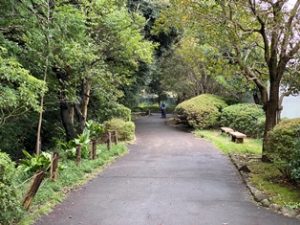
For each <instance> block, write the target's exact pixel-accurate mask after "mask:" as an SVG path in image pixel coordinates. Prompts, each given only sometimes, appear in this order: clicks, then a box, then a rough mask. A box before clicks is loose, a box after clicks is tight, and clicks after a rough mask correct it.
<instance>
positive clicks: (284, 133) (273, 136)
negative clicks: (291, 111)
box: [266, 118, 300, 181]
mask: <svg viewBox="0 0 300 225" xmlns="http://www.w3.org/2000/svg"><path fill="white" fill-rule="evenodd" d="M299 142H300V119H299V118H298V119H290V120H283V121H282V122H280V123H279V124H277V125H276V126H275V127H274V129H273V130H272V131H270V132H269V134H268V138H267V144H266V151H267V154H268V156H269V157H270V159H272V160H273V161H274V163H275V164H276V165H277V166H278V168H279V170H280V171H281V172H282V173H283V175H285V176H287V177H288V178H291V179H294V180H298V181H300V179H299V178H300V174H299V173H300V153H299V152H300V149H299V148H300V143H299Z"/></svg>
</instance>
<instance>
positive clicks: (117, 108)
mask: <svg viewBox="0 0 300 225" xmlns="http://www.w3.org/2000/svg"><path fill="white" fill-rule="evenodd" d="M111 116H112V117H114V118H121V119H123V120H125V121H131V110H130V109H129V108H127V107H126V106H124V105H122V104H118V103H117V104H115V105H114V107H113V108H112V109H111Z"/></svg>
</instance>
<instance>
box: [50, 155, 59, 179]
mask: <svg viewBox="0 0 300 225" xmlns="http://www.w3.org/2000/svg"><path fill="white" fill-rule="evenodd" d="M58 160H59V154H58V153H57V152H54V153H53V155H52V160H51V168H50V179H51V180H52V181H55V180H56V179H57V172H58Z"/></svg>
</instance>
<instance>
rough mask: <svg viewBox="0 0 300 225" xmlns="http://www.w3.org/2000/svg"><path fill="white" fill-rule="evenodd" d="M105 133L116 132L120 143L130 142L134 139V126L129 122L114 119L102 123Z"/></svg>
mask: <svg viewBox="0 0 300 225" xmlns="http://www.w3.org/2000/svg"><path fill="white" fill-rule="evenodd" d="M104 126H105V129H106V130H107V131H117V133H118V137H119V139H120V140H121V141H130V140H132V139H134V136H135V135H134V134H135V125H134V123H133V122H131V121H124V120H123V119H120V118H114V119H111V120H109V121H106V122H105V123H104Z"/></svg>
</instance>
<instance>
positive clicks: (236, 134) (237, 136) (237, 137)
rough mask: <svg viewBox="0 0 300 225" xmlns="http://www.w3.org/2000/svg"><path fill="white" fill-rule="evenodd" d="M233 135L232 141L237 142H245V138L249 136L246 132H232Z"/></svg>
mask: <svg viewBox="0 0 300 225" xmlns="http://www.w3.org/2000/svg"><path fill="white" fill-rule="evenodd" d="M229 134H230V135H231V141H233V142H236V143H244V138H246V137H247V135H246V134H243V133H240V132H237V131H236V132H230V133H229Z"/></svg>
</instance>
